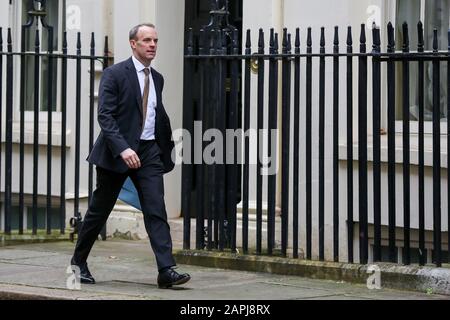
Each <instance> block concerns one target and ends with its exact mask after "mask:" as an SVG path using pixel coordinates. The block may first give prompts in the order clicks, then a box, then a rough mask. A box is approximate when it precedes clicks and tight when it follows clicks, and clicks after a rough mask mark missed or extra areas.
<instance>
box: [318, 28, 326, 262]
mask: <svg viewBox="0 0 450 320" xmlns="http://www.w3.org/2000/svg"><path fill="white" fill-rule="evenodd" d="M320 53H321V54H325V28H324V27H322V28H321V29H320ZM319 260H320V261H324V260H325V57H324V56H321V57H320V61H319Z"/></svg>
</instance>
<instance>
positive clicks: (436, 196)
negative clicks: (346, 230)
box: [433, 29, 442, 267]
mask: <svg viewBox="0 0 450 320" xmlns="http://www.w3.org/2000/svg"><path fill="white" fill-rule="evenodd" d="M433 53H434V54H438V33H437V29H434V32H433ZM439 68H440V62H439V60H438V59H433V222H434V223H433V226H434V228H433V233H434V237H433V238H434V245H433V249H434V263H435V264H436V266H437V267H440V266H441V265H442V244H441V113H440V106H441V105H440V101H439V100H440V94H441V92H440V73H439V72H440V70H439Z"/></svg>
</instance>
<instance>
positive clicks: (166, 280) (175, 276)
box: [158, 268, 191, 289]
mask: <svg viewBox="0 0 450 320" xmlns="http://www.w3.org/2000/svg"><path fill="white" fill-rule="evenodd" d="M189 280H191V276H190V275H188V274H187V273H183V274H179V273H178V272H176V271H175V270H174V269H173V268H169V269H167V270H165V271H163V272H160V273H159V274H158V288H160V289H167V288H171V287H172V286H176V285H180V284H184V283H186V282H188V281H189Z"/></svg>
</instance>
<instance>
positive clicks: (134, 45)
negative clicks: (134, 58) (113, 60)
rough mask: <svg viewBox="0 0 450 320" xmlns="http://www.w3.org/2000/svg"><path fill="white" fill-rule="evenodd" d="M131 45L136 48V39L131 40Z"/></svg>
mask: <svg viewBox="0 0 450 320" xmlns="http://www.w3.org/2000/svg"><path fill="white" fill-rule="evenodd" d="M130 46H131V48H133V49H135V48H136V40H130Z"/></svg>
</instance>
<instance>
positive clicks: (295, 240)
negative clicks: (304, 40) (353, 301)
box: [292, 28, 300, 259]
mask: <svg viewBox="0 0 450 320" xmlns="http://www.w3.org/2000/svg"><path fill="white" fill-rule="evenodd" d="M295 54H300V29H299V28H297V29H296V30H295ZM294 65H295V66H294V68H295V71H294V187H293V192H294V199H293V200H294V207H293V209H294V212H293V224H292V228H293V230H292V234H293V241H292V242H293V243H292V250H293V258H294V259H298V257H299V256H298V246H299V243H298V227H299V225H298V220H299V199H298V197H299V183H300V181H299V178H300V176H299V170H300V57H295V59H294Z"/></svg>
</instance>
